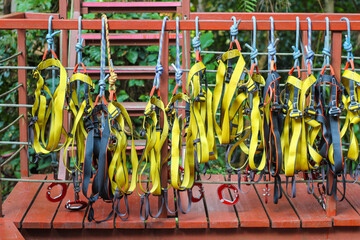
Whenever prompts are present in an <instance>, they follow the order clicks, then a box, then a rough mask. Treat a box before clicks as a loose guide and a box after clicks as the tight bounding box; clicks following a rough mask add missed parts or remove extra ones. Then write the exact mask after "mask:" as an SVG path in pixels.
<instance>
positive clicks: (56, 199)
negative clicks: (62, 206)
mask: <svg viewBox="0 0 360 240" xmlns="http://www.w3.org/2000/svg"><path fill="white" fill-rule="evenodd" d="M56 185H60V186H61V188H62V189H61V193H60V194H59V195H58V196H56V197H52V196H51V189H52V188H53V187H55V186H56ZM47 190H48V191H47V192H46V198H47V200H49V201H50V202H59V201H61V200H63V199H64V197H65V195H66V192H67V185H66V183H51V184H50V185H49V186H48V187H47Z"/></svg>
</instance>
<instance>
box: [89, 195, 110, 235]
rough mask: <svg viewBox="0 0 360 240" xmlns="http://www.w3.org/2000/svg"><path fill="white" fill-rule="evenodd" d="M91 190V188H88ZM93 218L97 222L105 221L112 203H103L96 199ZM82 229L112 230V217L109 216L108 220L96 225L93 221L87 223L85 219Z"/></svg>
mask: <svg viewBox="0 0 360 240" xmlns="http://www.w3.org/2000/svg"><path fill="white" fill-rule="evenodd" d="M90 189H91V188H90ZM93 208H94V216H95V219H96V220H97V221H101V220H104V219H106V218H107V217H108V216H109V214H110V212H111V211H112V203H107V202H104V201H103V200H102V199H98V200H97V201H96V202H95V203H94V204H93ZM84 228H93V229H112V228H114V215H113V216H111V217H110V218H109V219H108V220H106V221H104V222H101V223H96V222H95V221H92V222H89V220H88V219H87V216H86V218H85V219H84Z"/></svg>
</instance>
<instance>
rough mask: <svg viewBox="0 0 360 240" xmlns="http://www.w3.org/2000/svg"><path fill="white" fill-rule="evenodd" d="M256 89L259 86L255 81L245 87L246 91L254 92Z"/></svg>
mask: <svg viewBox="0 0 360 240" xmlns="http://www.w3.org/2000/svg"><path fill="white" fill-rule="evenodd" d="M258 90H259V87H258V85H257V84H256V83H255V82H254V83H253V84H251V85H250V86H249V87H248V88H247V91H248V93H254V92H257V91H258Z"/></svg>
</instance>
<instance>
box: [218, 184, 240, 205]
mask: <svg viewBox="0 0 360 240" xmlns="http://www.w3.org/2000/svg"><path fill="white" fill-rule="evenodd" d="M224 189H230V190H233V191H234V193H235V194H234V196H233V197H234V199H233V200H229V199H226V198H224V196H223V190H224ZM217 192H218V196H219V200H220V202H222V203H223V204H226V205H235V204H236V203H237V202H238V201H239V191H238V189H237V188H236V187H235V186H234V185H231V184H222V185H220V186H219V187H218V189H217Z"/></svg>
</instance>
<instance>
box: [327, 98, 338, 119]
mask: <svg viewBox="0 0 360 240" xmlns="http://www.w3.org/2000/svg"><path fill="white" fill-rule="evenodd" d="M340 114H341V109H340V108H338V107H337V106H336V102H335V100H332V101H331V107H330V109H329V115H330V116H333V117H336V116H339V115H340Z"/></svg>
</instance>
